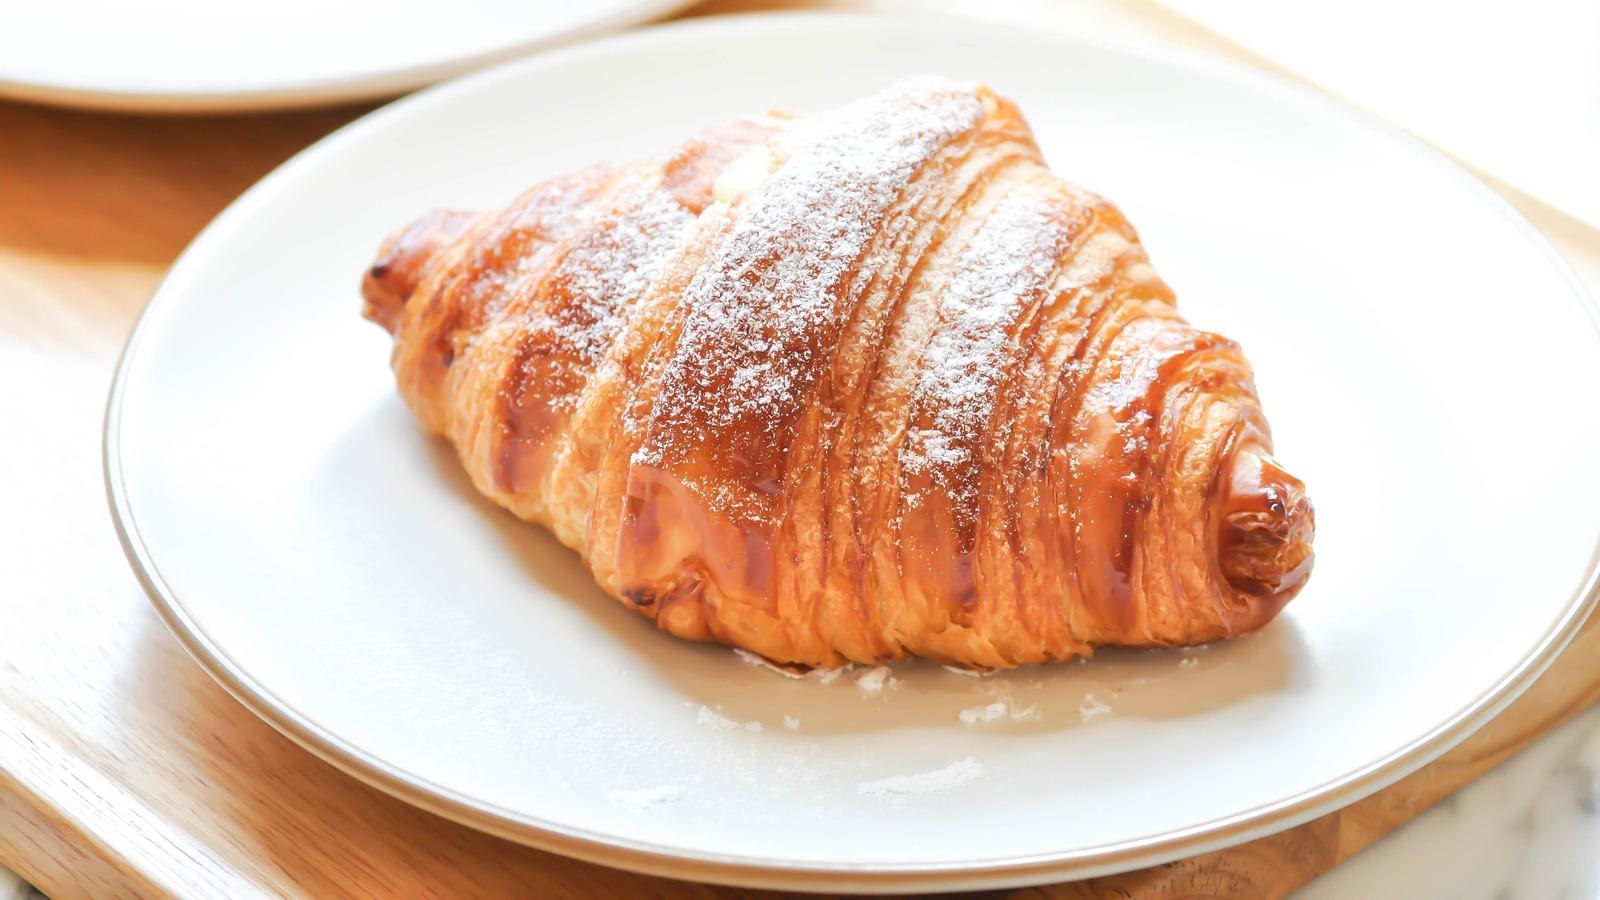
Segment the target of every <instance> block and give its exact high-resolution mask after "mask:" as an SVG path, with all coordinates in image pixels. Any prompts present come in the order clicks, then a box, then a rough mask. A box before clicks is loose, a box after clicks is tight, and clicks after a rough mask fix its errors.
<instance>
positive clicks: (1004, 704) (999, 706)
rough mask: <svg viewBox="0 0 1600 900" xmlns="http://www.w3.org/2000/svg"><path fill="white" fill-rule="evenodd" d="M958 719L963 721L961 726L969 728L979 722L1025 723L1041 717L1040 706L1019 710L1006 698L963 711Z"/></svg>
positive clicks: (1035, 705) (1029, 706)
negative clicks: (1008, 720)
mask: <svg viewBox="0 0 1600 900" xmlns="http://www.w3.org/2000/svg"><path fill="white" fill-rule="evenodd" d="M957 717H958V718H959V719H961V724H963V725H965V726H967V727H968V728H971V727H972V726H974V725H976V724H978V723H979V722H998V721H1001V720H1003V719H1010V720H1011V721H1013V722H1024V721H1027V720H1029V719H1037V718H1038V717H1039V705H1038V704H1037V703H1034V704H1030V705H1028V706H1026V707H1022V708H1020V709H1019V708H1017V707H1016V706H1014V705H1013V704H1012V701H1011V698H1010V697H1006V698H1004V699H1001V700H996V701H995V702H993V703H990V704H988V705H986V706H971V707H968V708H966V709H963V710H962V711H961V712H959V713H957Z"/></svg>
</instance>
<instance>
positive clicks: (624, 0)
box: [0, 0, 692, 112]
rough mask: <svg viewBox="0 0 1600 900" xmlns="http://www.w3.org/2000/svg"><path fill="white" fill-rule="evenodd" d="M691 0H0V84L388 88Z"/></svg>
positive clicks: (86, 101)
mask: <svg viewBox="0 0 1600 900" xmlns="http://www.w3.org/2000/svg"><path fill="white" fill-rule="evenodd" d="M690 2H692V0H581V2H571V0H450V2H446V0H270V2H269V0H220V2H219V0H137V2H132V0H37V2H17V3H4V4H0V96H11V97H19V98H22V99H25V100H36V101H40V102H44V103H59V104H63V105H67V106H87V107H93V108H98V109H120V110H144V111H148V112H172V111H189V112H197V111H219V110H241V109H262V108H281V107H292V106H306V105H311V104H321V103H336V102H341V101H349V100H359V99H365V98H368V97H383V96H392V95H394V94H398V93H401V92H402V91H408V90H411V89H413V88H417V87H421V86H423V85H426V84H431V83H433V82H435V81H439V80H441V79H444V78H448V77H450V76H454V75H460V74H462V73H464V72H470V71H472V70H474V69H480V68H483V67H484V66H486V65H489V64H490V63H494V62H499V61H502V60H506V59H510V58H512V57H514V56H518V55H520V54H524V53H527V52H528V51H530V50H534V49H536V48H538V47H542V46H547V45H549V44H553V43H557V42H559V41H563V40H570V39H572V38H575V37H579V36H582V35H586V34H593V33H595V32H599V31H604V30H606V29H608V28H620V27H622V26H624V25H631V24H634V23H636V22H643V21H646V20H648V19H652V18H655V17H656V16H661V15H665V14H666V13H668V12H671V11H673V10H675V9H679V8H681V7H684V6H688V5H689V3H690Z"/></svg>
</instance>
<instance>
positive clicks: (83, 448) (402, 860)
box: [0, 0, 1600, 898]
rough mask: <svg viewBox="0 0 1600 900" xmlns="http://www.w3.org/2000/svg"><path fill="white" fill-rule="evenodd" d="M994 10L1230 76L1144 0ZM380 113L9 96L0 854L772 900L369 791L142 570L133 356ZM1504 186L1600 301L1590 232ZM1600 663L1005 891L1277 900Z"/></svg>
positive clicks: (1592, 688) (241, 888) (92, 875)
mask: <svg viewBox="0 0 1600 900" xmlns="http://www.w3.org/2000/svg"><path fill="white" fill-rule="evenodd" d="M774 5H777V4H757V3H750V2H744V3H721V4H714V5H713V7H712V8H710V9H709V10H700V11H699V12H701V13H704V12H720V11H727V10H729V9H736V8H751V7H755V6H774ZM784 5H794V4H784ZM813 5H819V6H829V7H841V6H850V7H853V6H864V5H872V6H877V7H884V6H887V7H891V8H892V7H896V6H902V5H904V4H895V3H872V4H868V3H865V2H858V3H845V2H833V3H819V4H813ZM934 5H935V6H938V7H956V6H963V5H970V4H958V3H954V2H951V3H938V4H934ZM981 12H982V13H983V14H984V15H991V16H1013V17H1024V18H1029V19H1030V20H1047V21H1048V22H1050V23H1053V24H1058V25H1061V26H1062V27H1069V28H1079V29H1093V30H1097V31H1100V32H1106V31H1109V32H1111V33H1113V34H1119V35H1122V36H1128V35H1143V36H1146V37H1153V38H1155V39H1157V40H1163V41H1168V42H1172V43H1178V44H1183V45H1186V46H1190V47H1197V48H1199V49H1202V50H1206V51H1210V52H1216V53H1221V54H1224V55H1233V56H1236V57H1237V56H1239V54H1238V53H1237V51H1236V50H1235V49H1234V48H1231V47H1229V46H1228V45H1226V44H1225V43H1223V42H1220V41H1217V40H1216V39H1214V38H1211V37H1209V36H1207V35H1205V34H1204V33H1203V32H1200V31H1198V30H1197V29H1195V28H1193V27H1192V26H1189V25H1187V24H1186V23H1184V22H1182V21H1181V20H1176V19H1174V18H1173V17H1172V16H1171V14H1169V13H1166V12H1164V11H1163V10H1161V9H1160V8H1159V7H1155V6H1153V5H1151V4H1146V3H1143V2H1135V3H1131V4H1116V3H1111V2H1110V0H1104V2H1084V3H1079V4H1076V5H1071V4H1047V3H1046V4H1040V3H1023V2H1020V0H994V2H990V3H985V4H983V5H982V7H981ZM1247 59H1248V58H1247ZM363 111H364V110H363V109H361V108H343V109H336V110H329V111H320V112H309V113H298V114H278V115H264V116H249V117H212V118H204V119H174V118H141V117H127V116H113V115H94V114H86V113H75V112H64V111H53V110H47V109H43V108H36V107H29V106H24V105H17V104H0V383H3V384H4V385H5V388H4V389H0V423H3V424H0V429H4V431H3V435H4V439H3V440H0V510H3V514H0V561H3V563H4V572H5V576H6V577H5V582H4V587H3V588H0V598H3V599H0V862H4V863H6V864H7V865H10V866H12V867H13V868H15V869H17V870H18V871H19V872H20V873H21V874H23V875H24V876H25V877H27V878H29V879H31V880H33V881H34V882H35V883H36V884H38V885H39V886H40V887H42V888H43V889H44V890H46V891H47V892H49V893H50V894H51V895H53V896H55V897H58V898H69V897H79V896H81V897H108V896H159V895H165V894H171V895H180V896H195V897H220V896H226V897H250V896H317V897H336V896H352V897H354V896H374V897H377V896H402V895H403V896H410V897H425V896H437V897H461V896H490V895H492V896H506V895H512V896H523V895H527V896H566V897H609V896H619V895H625V896H640V897H651V896H654V897H663V898H693V897H705V898H711V897H758V896H780V895H777V894H765V893H762V892H752V891H739V890H730V889H720V888H712V887H708V886H703V885H695V884H690V883H686V882H676V881H671V880H668V879H662V878H648V877H643V876H636V875H631V874H627V873H623V872H619V871H614V870H610V869H604V868H600V867H597V866H593V865H588V864H584V863H579V862H575V861H572V860H567V859H564V858H560V857H556V856H552V855H549V854H545V853H541V852H538V851H535V850H530V849H527V848H524V847H520V846H516V845H512V844H509V843H506V842H504V841H501V840H498V839H495V838H491V837H487V836H484V835H481V834H478V833H476V832H472V831H470V830H468V829H465V828H463V827H460V826H457V825H454V824H451V823H449V822H446V821H444V820H442V819H439V818H436V817H434V816H431V815H429V814H427V813H424V812H421V811H418V810H416V809H413V808H411V807H409V806H406V805H405V804H403V803H400V802H398V801H395V800H393V799H390V798H389V797H387V796H385V795H382V794H380V793H378V792H376V791H374V790H372V789H370V788H367V787H365V786H364V785H362V784H360V783H358V782H356V781H354V780H352V779H350V778H347V777H345V776H344V775H342V774H340V773H339V772H337V771H335V770H334V769H332V768H331V767H329V766H328V765H326V764H324V763H322V762H320V761H318V760H316V759H315V758H313V757H312V756H310V755H309V754H307V753H305V752H304V751H302V750H300V749H299V748H298V747H297V746H295V745H294V744H292V743H291V742H290V741H288V740H287V739H285V738H284V737H282V736H281V735H279V734H278V733H277V732H275V731H273V730H272V729H271V728H270V727H268V726H267V725H265V724H263V723H262V722H261V721H260V720H258V719H256V718H255V717H254V716H253V715H251V714H250V713H249V712H248V711H246V710H245V709H244V708H243V707H242V706H240V705H239V704H238V703H236V702H235V701H234V700H233V699H232V698H231V697H230V696H229V695H228V694H227V693H226V692H224V691H223V690H222V689H221V688H220V687H218V686H217V685H216V684H215V683H214V682H213V681H211V679H210V678H208V677H207V676H206V675H205V674H204V673H203V672H202V671H201V670H200V669H199V668H198V667H197V666H196V665H195V664H194V663H193V662H192V661H191V660H190V659H189V658H188V657H187V656H185V655H184V653H183V651H182V650H181V649H180V648H179V646H178V644H177V643H176V642H175V640H174V639H173V638H172V637H171V636H170V635H169V634H168V633H167V632H166V630H165V628H164V627H163V626H162V624H161V622H160V620H159V619H158V618H157V616H156V614H155V613H154V612H153V610H152V609H151V607H150V605H149V603H148V601H147V600H146V599H145V597H144V596H143V594H142V593H141V591H140V589H139V587H138V585H137V584H136V582H135V581H134V579H133V576H132V575H131V574H130V573H129V571H128V569H127V565H126V563H125V562H124V560H123V557H122V554H121V551H120V549H119V548H118V545H117V541H116V538H115V535H114V533H113V530H112V528H111V524H110V521H109V516H108V513H107V511H106V506H105V501H104V497H103V494H102V488H101V479H100V426H101V416H102V414H103V406H104V400H105V395H106V391H107V388H108V386H109V383H110V377H111V372H112V368H113V365H114V362H115V358H116V355H117V352H118V351H119V349H120V347H121V344H122V341H123V339H124V338H125V337H126V335H127V333H128V330H129V329H130V327H131V326H132V323H133V320H134V318H135V317H136V316H137V314H138V312H139V310H140V309H141V308H142V306H143V305H144V303H145V301H146V300H147V299H148V297H149V296H150V294H151V292H152V291H153V290H154V288H155V286H156V284H157V283H158V281H159V280H160V278H161V276H162V273H163V272H164V271H165V269H166V268H167V266H168V265H169V264H170V263H171V262H172V260H173V259H174V258H176V256H177V255H178V254H179V253H180V252H181V251H182V249H183V247H184V245H185V244H186V243H187V242H188V241H189V240H190V239H191V238H192V237H193V236H194V235H195V234H196V233H197V232H198V231H199V230H200V229H201V227H203V226H204V225H205V223H206V222H207V221H209V220H210V218H211V217H212V216H214V215H215V214H216V213H217V212H218V211H220V210H221V208H222V207H223V206H225V205H226V204H227V203H228V202H229V201H230V200H231V199H232V198H233V197H235V196H236V195H237V194H238V193H239V192H240V191H242V190H243V189H244V188H246V187H247V186H248V185H249V184H251V183H252V182H253V181H255V180H256V179H257V178H259V177H260V176H261V175H263V174H265V173H266V172H267V171H268V170H270V169H271V168H272V167H273V166H275V165H276V164H277V163H279V162H281V161H282V160H283V159H285V158H286V157H288V156H289V155H290V154H292V153H293V152H295V151H296V150H298V149H300V148H301V147H303V146H305V145H306V144H308V143H310V142H311V141H313V140H315V139H316V138H317V137H319V136H321V135H323V134H326V133H327V132H328V131H330V130H332V129H333V128H335V127H337V126H338V125H340V124H342V123H344V122H346V121H348V120H349V119H351V118H352V117H354V116H356V115H358V114H360V113H361V112H363ZM1499 187H1501V188H1502V190H1503V192H1504V193H1506V194H1507V196H1508V197H1510V199H1512V201H1513V202H1514V203H1515V204H1516V205H1517V206H1518V207H1519V208H1520V209H1521V210H1522V211H1523V213H1524V214H1526V215H1527V216H1528V217H1529V218H1530V219H1531V220H1533V222H1534V223H1535V225H1536V226H1538V227H1539V228H1540V229H1541V230H1542V231H1544V233H1545V234H1546V235H1547V236H1549V237H1550V238H1551V239H1552V241H1553V242H1555V244H1556V245H1557V247H1558V248H1559V249H1560V250H1561V251H1562V252H1563V253H1565V254H1566V255H1567V257H1568V259H1569V260H1571V261H1572V262H1573V264H1574V265H1575V266H1576V267H1577V268H1578V269H1579V270H1580V273H1581V274H1582V276H1583V277H1584V278H1585V280H1586V281H1587V282H1588V283H1589V285H1590V287H1591V290H1596V289H1600V234H1597V233H1596V232H1594V231H1593V230H1591V229H1589V228H1587V227H1586V226H1584V225H1582V224H1581V223H1578V222H1576V221H1575V220H1572V219H1570V218H1568V217H1566V216H1563V215H1562V214H1560V213H1557V212H1554V211H1553V210H1550V209H1549V208H1547V207H1544V206H1542V205H1541V204H1538V203H1536V202H1533V201H1530V200H1527V199H1526V198H1523V197H1520V196H1519V195H1517V193H1516V192H1515V191H1512V190H1510V189H1506V188H1504V186H1499ZM1597 293H1600V291H1597ZM1597 653H1600V628H1597V627H1595V626H1592V625H1591V626H1589V627H1587V628H1586V629H1585V630H1584V631H1583V632H1582V633H1581V635H1580V636H1579V638H1578V640H1577V642H1576V643H1575V644H1574V645H1573V646H1572V648H1571V649H1569V650H1568V651H1567V652H1566V653H1565V654H1564V655H1563V656H1562V657H1561V659H1560V660H1558V661H1557V663H1556V665H1555V667H1554V668H1553V669H1552V670H1551V671H1550V672H1549V673H1547V674H1546V675H1545V677H1544V678H1542V679H1541V680H1540V681H1539V682H1538V683H1537V684H1536V685H1535V686H1534V687H1533V688H1532V689H1531V690H1530V691H1529V692H1528V693H1527V694H1526V695H1525V696H1524V697H1523V698H1522V699H1521V700H1519V701H1518V702H1517V703H1516V704H1515V705H1513V706H1512V707H1511V708H1510V710H1508V711H1507V712H1506V713H1505V714H1503V715H1502V716H1501V717H1499V718H1498V719H1496V720H1495V721H1494V722H1493V723H1491V724H1490V725H1489V726H1488V727H1487V728H1485V729H1484V730H1483V731H1481V732H1480V733H1478V734H1477V735H1475V736H1474V737H1472V738H1471V739H1469V740H1468V741H1467V742H1466V743H1465V744H1463V745H1461V746H1460V747H1459V748H1457V749H1456V750H1455V751H1453V752H1451V753H1450V754H1448V755H1447V756H1446V757H1444V758H1443V759H1441V760H1439V761H1438V762H1436V763H1435V764H1433V765H1431V766H1429V767H1428V768H1426V769H1424V770H1423V771H1421V772H1419V773H1417V774H1416V775H1413V776H1412V777H1410V778H1408V779H1406V780H1404V781H1402V782H1400V783H1399V784H1397V785H1395V786H1393V787H1391V788H1389V789H1387V790H1385V791H1383V792H1381V793H1379V794H1377V795H1375V796H1374V797H1371V798H1369V799H1368V800H1365V801H1363V802H1361V803H1358V804H1356V805H1355V806H1352V807H1350V808H1348V809H1346V810H1344V811H1342V812H1340V813H1337V814H1335V815H1332V816H1328V817H1325V818H1323V819H1320V820H1317V821H1315V822H1312V823H1309V824H1307V825H1304V826H1301V827H1300V828H1296V829H1292V830H1291V831H1288V832H1285V833H1283V834H1280V835H1276V836H1273V837H1271V838H1267V839H1265V840H1261V841H1256V842H1254V843H1251V844H1247V845H1245V846H1242V847H1238V848H1234V849H1233V850H1229V851H1226V852H1223V853H1218V854H1210V855H1207V856H1202V857H1197V858H1194V859H1189V860H1184V861H1181V862H1177V863H1173V864H1171V865H1168V866H1161V867H1157V868H1154V869H1148V870H1144V871H1140V872H1134V873H1130V874H1126V875H1122V876H1117V877H1114V878H1108V879H1099V880H1095V881H1091V882H1082V883H1078V884H1071V885H1058V886H1054V887H1049V888H1036V889H1028V890H1020V891H1012V892H997V893H994V894H991V895H989V896H1011V897H1052V898H1067V897H1091V896H1106V895H1111V896H1127V897H1152V898H1153V897H1182V896H1200V895H1210V894H1214V893H1218V892H1222V893H1227V894H1230V895H1233V896H1240V897H1279V896H1282V895H1284V894H1285V893H1287V892H1288V891H1290V890H1292V889H1293V888H1294V887H1296V886H1298V885H1299V884H1302V883H1304V882H1305V881H1306V880H1308V879H1309V878H1311V877H1313V876H1314V875H1315V874H1317V873H1318V872H1321V871H1324V870H1326V869H1327V868H1328V867H1329V866H1332V865H1335V864H1337V863H1338V862H1339V861H1341V860H1343V859H1346V858H1348V857H1349V856H1351V855H1352V854H1354V853H1356V852H1358V851H1359V850H1360V849H1361V848H1363V847H1365V846H1367V845H1368V844H1370V843H1371V842H1372V841H1374V840H1376V839H1377V838H1378V837H1380V836H1382V835H1383V834H1384V833H1386V832H1388V831H1389V830H1390V829H1392V828H1394V827H1395V826H1396V825H1398V824H1400V823H1402V822H1404V821H1406V820H1408V819H1409V818H1411V817H1412V816H1414V815H1416V813H1417V812H1419V811H1421V810H1422V809H1424V808H1426V807H1427V806H1428V805H1429V804H1431V803H1433V802H1435V801H1437V800H1438V799H1440V798H1441V797H1443V796H1445V795H1447V794H1448V793H1449V792H1450V791H1453V790H1454V789H1455V788H1456V787H1459V786H1460V785H1462V784H1464V783H1466V782H1467V781H1469V780H1471V779H1472V778H1475V777H1477V776H1478V775H1479V774H1481V773H1482V772H1484V771H1485V770H1487V769H1488V768H1489V767H1491V766H1493V765H1494V764H1495V763H1497V762H1499V761H1501V760H1503V759H1505V758H1506V757H1507V756H1509V755H1510V754H1512V753H1514V752H1516V750H1518V749H1519V748H1521V747H1523V746H1525V745H1526V744H1527V743H1528V742H1529V741H1531V740H1533V739H1534V738H1535V737H1536V736H1538V735H1540V734H1542V733H1544V732H1545V731H1548V730H1549V729H1550V728H1552V727H1554V726H1555V725H1556V724H1559V723H1560V722H1561V721H1564V720H1565V719H1566V718H1567V717H1569V716H1570V715H1572V714H1573V713H1574V712H1576V711H1578V710H1580V709H1582V708H1583V707H1584V706H1586V705H1588V704H1589V703H1591V702H1593V701H1594V700H1595V699H1596V696H1597V694H1600V679H1597V678H1596V677H1595V672H1594V668H1595V667H1594V661H1595V659H1596V656H1597Z"/></svg>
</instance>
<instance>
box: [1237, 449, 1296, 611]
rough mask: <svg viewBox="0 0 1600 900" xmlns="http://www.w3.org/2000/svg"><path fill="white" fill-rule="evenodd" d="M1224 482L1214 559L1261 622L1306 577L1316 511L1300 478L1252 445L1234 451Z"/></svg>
mask: <svg viewBox="0 0 1600 900" xmlns="http://www.w3.org/2000/svg"><path fill="white" fill-rule="evenodd" d="M1225 485H1226V488H1225V490H1224V492H1223V495H1222V497H1221V516H1220V525H1219V527H1218V547H1217V552H1218V561H1219V563H1220V565H1221V569H1222V575H1223V577H1224V579H1225V580H1226V581H1227V583H1228V585H1229V586H1230V587H1232V588H1233V589H1234V590H1235V591H1237V592H1238V594H1239V595H1240V596H1239V599H1240V600H1242V601H1244V602H1245V604H1246V605H1247V606H1249V607H1251V608H1254V609H1257V610H1259V611H1260V612H1261V613H1263V614H1264V616H1263V619H1262V621H1263V623H1264V622H1265V620H1266V619H1268V618H1271V616H1273V615H1275V614H1276V613H1277V612H1278V610H1280V609H1282V608H1283V606H1284V604H1286V603H1288V602H1289V601H1290V600H1292V599H1293V598H1294V596H1295V595H1296V594H1298V593H1299V592H1300V589H1301V588H1302V587H1304V586H1305V583H1306V580H1307V579H1308V578H1310V577H1311V568H1312V564H1313V562H1314V559H1315V555H1314V554H1313V553H1312V549H1311V544H1312V539H1313V538H1314V537H1315V535H1316V511H1315V509H1314V508H1313V507H1312V505H1311V500H1310V498H1309V497H1307V496H1306V491H1305V485H1304V484H1303V483H1302V482H1301V481H1300V479H1298V478H1296V477H1294V476H1293V475H1290V474H1289V473H1288V472H1286V471H1284V470H1283V468H1282V467H1280V466H1279V465H1278V464H1277V461H1276V460H1274V459H1273V458H1272V457H1271V456H1270V455H1267V454H1266V453H1264V452H1261V451H1259V450H1257V449H1255V448H1249V447H1247V448H1241V449H1240V450H1239V452H1238V453H1236V454H1235V455H1234V458H1233V461H1232V472H1231V473H1230V477H1228V478H1227V480H1226V481H1225Z"/></svg>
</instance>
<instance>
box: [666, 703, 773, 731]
mask: <svg viewBox="0 0 1600 900" xmlns="http://www.w3.org/2000/svg"><path fill="white" fill-rule="evenodd" d="M684 705H685V706H699V704H696V703H694V702H692V701H685V702H684ZM694 723H695V724H696V725H704V726H706V727H707V728H710V729H711V730H712V731H732V730H734V729H735V728H743V729H744V730H745V731H760V730H761V723H760V722H735V721H734V720H732V719H730V718H728V717H727V716H725V715H723V714H722V707H720V706H719V707H717V708H716V709H712V708H711V707H709V706H700V707H699V709H697V710H696V711H695V714H694Z"/></svg>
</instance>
